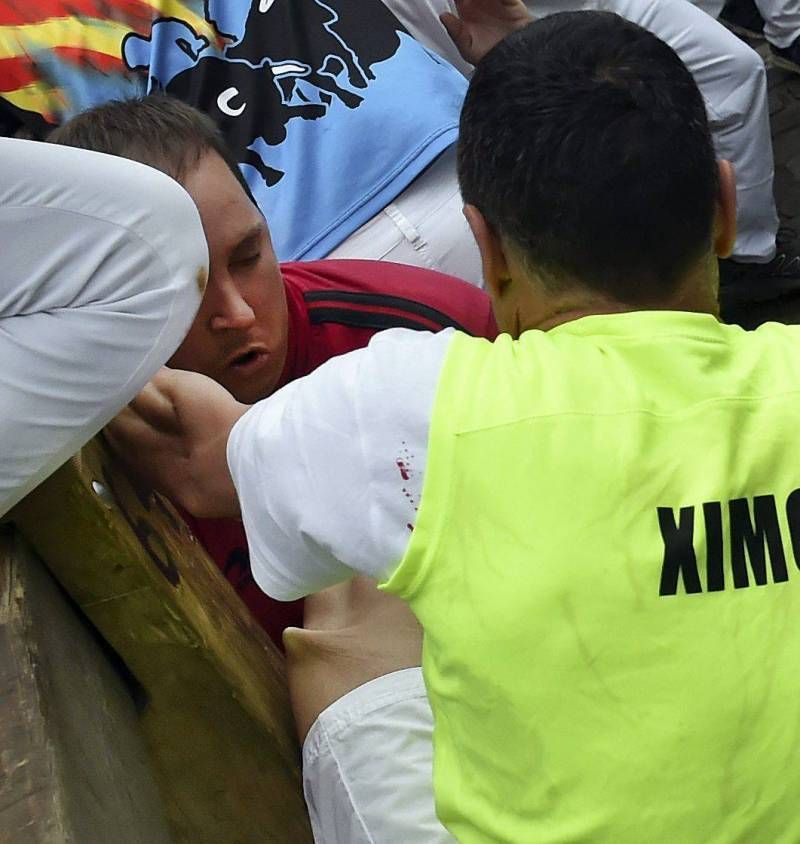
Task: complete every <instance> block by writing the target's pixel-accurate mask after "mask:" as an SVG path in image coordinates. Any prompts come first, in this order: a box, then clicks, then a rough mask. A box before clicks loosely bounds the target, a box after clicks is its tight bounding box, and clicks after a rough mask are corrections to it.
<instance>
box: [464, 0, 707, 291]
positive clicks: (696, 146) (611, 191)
mask: <svg viewBox="0 0 800 844" xmlns="http://www.w3.org/2000/svg"><path fill="white" fill-rule="evenodd" d="M458 170H459V181H460V184H461V191H462V194H463V198H464V202H466V203H469V204H472V205H475V206H476V207H477V208H478V209H479V210H480V211H481V213H482V214H483V216H484V217H485V218H486V221H487V222H488V223H489V225H490V226H491V227H492V228H493V229H494V231H495V233H496V234H498V235H499V236H500V237H501V239H502V241H503V243H504V245H505V247H506V249H507V250H510V251H511V252H513V253H514V255H515V257H516V258H517V259H518V260H519V261H520V262H521V264H522V266H523V267H525V268H526V269H527V270H529V271H530V272H531V273H532V274H535V275H536V276H537V277H538V278H539V279H541V280H542V282H543V283H544V284H545V285H546V286H548V287H549V288H551V289H558V288H562V287H565V286H572V285H576V284H578V285H583V286H586V287H589V288H591V289H594V290H596V291H598V292H600V293H602V294H603V295H606V296H609V297H612V298H614V299H617V300H618V301H621V302H626V303H630V304H644V303H656V302H658V301H659V300H663V299H665V298H666V297H668V296H669V295H670V294H671V293H672V292H674V291H675V289H676V288H677V286H678V285H679V283H680V282H681V280H682V278H683V276H684V275H685V273H686V272H687V270H689V269H690V267H691V266H692V265H693V264H694V263H695V262H696V261H697V260H698V259H700V258H701V257H702V256H703V255H704V254H706V253H707V252H708V251H709V250H710V248H711V239H712V228H713V221H714V213H715V208H716V199H717V192H718V169H717V163H716V161H715V155H714V150H713V146H712V142H711V137H710V133H709V129H708V123H707V119H706V113H705V107H704V104H703V100H702V97H701V95H700V92H699V91H698V89H697V86H696V84H695V82H694V80H693V78H692V76H691V74H690V73H689V71H688V70H687V69H686V67H685V66H684V65H683V63H682V62H681V60H680V59H679V58H678V56H677V55H676V54H675V53H674V51H673V50H672V49H671V48H670V47H668V46H667V45H666V44H664V43H663V42H662V41H660V40H659V39H658V38H656V37H655V36H654V35H652V34H651V33H649V32H647V31H646V30H644V29H641V28H640V27H638V26H636V25H635V24H632V23H630V22H628V21H625V20H623V19H622V18H620V17H618V16H616V15H613V14H610V13H605V12H573V13H562V14H556V15H552V16H550V17H547V18H544V19H543V20H541V21H537V22H535V23H533V24H531V25H530V26H528V27H526V28H524V29H522V30H519V31H517V32H516V33H514V34H513V35H511V36H510V37H509V38H507V39H506V40H505V41H503V42H502V43H500V44H499V45H498V46H497V47H495V48H494V49H493V50H492V51H491V52H490V53H489V54H488V55H487V56H486V57H485V58H484V59H483V61H482V62H481V63H480V64H479V65H478V67H477V68H476V70H475V74H474V76H473V78H472V81H471V83H470V87H469V92H468V93H467V98H466V101H465V104H464V109H463V111H462V115H461V134H460V141H459V152H458Z"/></svg>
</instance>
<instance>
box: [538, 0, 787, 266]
mask: <svg viewBox="0 0 800 844" xmlns="http://www.w3.org/2000/svg"><path fill="white" fill-rule="evenodd" d="M798 2H800V0H798ZM526 3H527V5H528V6H529V8H530V11H531V14H533V15H536V16H539V17H544V16H545V15H549V14H552V13H553V12H559V11H573V10H577V9H599V10H604V11H612V12H616V13H617V14H619V15H621V16H622V17H624V18H627V19H628V20H630V21H633V22H634V23H637V24H639V25H640V26H642V27H644V28H645V29H648V30H649V31H650V32H652V33H654V34H655V35H658V36H659V38H661V39H663V40H664V41H666V42H667V43H668V44H669V45H670V46H671V47H672V48H673V49H674V50H675V52H676V53H677V54H678V55H679V56H680V57H681V59H682V60H683V62H684V64H685V65H686V66H687V67H688V68H689V70H690V71H691V73H692V75H693V76H694V78H695V81H696V82H697V86H698V88H700V93H701V94H702V95H703V99H704V100H705V103H706V108H707V110H708V116H709V121H710V123H711V130H712V134H713V136H714V143H715V146H716V149H717V154H718V155H719V156H720V158H726V159H727V160H728V161H730V162H731V163H732V164H733V166H734V168H735V171H736V199H737V206H738V207H737V219H736V222H737V227H738V233H737V237H736V244H735V246H734V252H733V254H734V257H735V258H736V259H737V260H739V261H754V262H762V263H763V262H766V261H769V260H771V259H772V258H773V257H774V256H775V236H776V234H777V231H778V212H777V209H776V208H775V198H774V195H773V192H772V182H773V176H774V166H773V157H772V138H771V135H770V124H769V104H768V102H767V82H766V70H765V68H764V62H763V61H762V60H761V58H760V56H759V55H758V53H756V52H755V51H754V50H752V49H750V47H748V46H747V45H746V44H745V43H744V42H743V41H741V40H740V39H739V38H737V37H736V36H735V35H734V34H733V33H732V32H729V31H728V30H727V29H725V27H724V26H722V24H720V23H718V22H717V21H715V20H714V19H713V18H711V17H709V16H708V15H706V14H703V13H702V12H701V11H700V10H699V9H697V8H695V7H693V6H692V4H691V3H690V2H688V0H526Z"/></svg>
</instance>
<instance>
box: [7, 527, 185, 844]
mask: <svg viewBox="0 0 800 844" xmlns="http://www.w3.org/2000/svg"><path fill="white" fill-rule="evenodd" d="M169 840H170V837H169V832H168V829H167V823H166V819H165V816H164V808H163V805H162V803H161V799H160V796H159V793H158V789H157V787H156V784H155V781H154V779H153V772H152V768H151V766H150V761H149V759H148V755H147V751H146V748H145V743H144V739H143V737H142V734H141V730H140V728H139V723H138V715H137V712H136V707H135V706H134V703H133V700H132V698H131V695H130V693H129V691H128V689H127V688H126V687H125V685H124V683H123V682H122V681H121V680H120V677H119V676H118V674H117V672H116V671H115V670H114V668H113V667H112V665H111V664H110V662H109V659H108V655H107V654H106V653H104V651H103V649H102V648H101V646H100V645H99V644H98V642H97V640H96V637H94V636H93V635H92V632H91V631H90V630H89V629H87V626H86V625H85V624H84V623H82V620H81V618H80V615H79V613H77V612H76V610H75V608H74V606H73V605H72V604H71V603H70V601H69V599H68V598H67V597H66V596H65V595H64V593H63V592H62V590H61V589H59V587H58V584H56V583H55V581H54V580H53V578H52V576H51V575H50V574H49V573H48V572H47V570H46V569H45V567H44V566H43V565H42V563H41V562H40V561H39V560H38V559H37V558H36V557H35V556H34V555H33V554H32V553H31V551H30V550H29V549H28V548H26V547H25V545H24V544H23V543H22V542H21V540H20V538H19V536H18V535H16V534H13V533H12V532H11V531H10V530H7V531H6V532H5V533H3V534H2V535H0V841H3V842H8V844H105V842H109V841H113V842H115V844H169Z"/></svg>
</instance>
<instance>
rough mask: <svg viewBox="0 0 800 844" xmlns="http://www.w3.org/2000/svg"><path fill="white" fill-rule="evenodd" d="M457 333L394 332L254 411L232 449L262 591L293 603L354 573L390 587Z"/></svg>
mask: <svg viewBox="0 0 800 844" xmlns="http://www.w3.org/2000/svg"><path fill="white" fill-rule="evenodd" d="M452 337H453V331H452V330H447V331H443V332H440V333H439V334H429V333H427V332H417V331H409V330H406V329H393V330H389V331H384V332H381V333H380V334H378V335H376V336H375V337H374V338H373V340H372V342H371V343H370V344H369V346H368V347H367V348H365V349H359V350H358V351H355V352H351V353H350V354H347V355H343V356H341V357H337V358H334V359H333V360H330V361H328V362H327V363H326V364H324V365H323V366H321V367H320V368H319V369H317V370H316V371H315V372H313V373H312V374H311V375H309V376H307V377H306V378H301V379H299V380H298V381H294V382H292V383H291V384H288V385H287V386H286V387H284V388H283V389H282V390H279V391H278V392H277V393H276V394H275V395H273V396H271V397H270V398H268V399H265V400H264V401H262V402H259V403H258V404H257V405H254V407H253V408H252V409H251V410H249V411H248V412H247V413H246V414H245V415H244V416H243V417H242V418H241V419H240V420H239V421H238V422H237V424H236V425H235V427H234V429H233V431H232V432H231V436H230V438H229V440H228V464H229V466H230V470H231V475H232V476H233V481H234V483H235V485H236V489H237V492H238V494H239V502H240V505H241V509H242V519H243V521H244V526H245V530H246V532H247V540H248V545H249V546H250V562H251V565H252V569H253V576H254V577H255V580H256V582H257V583H258V585H259V586H260V587H261V588H262V589H263V590H264V591H265V592H266V593H267V594H269V595H271V596H272V597H274V598H277V599H278V600H283V601H289V600H294V599H295V598H299V597H302V596H304V595H307V594H310V593H311V592H316V591H318V590H319V589H323V588H325V587H327V586H332V585H333V584H334V583H338V582H340V581H342V580H347V579H348V578H350V577H352V576H353V574H354V573H361V574H366V575H369V576H370V577H373V578H376V579H377V580H384V579H386V578H387V577H388V576H389V575H390V574H391V573H392V571H393V570H394V568H395V567H396V566H397V564H398V563H399V562H400V559H401V558H402V556H403V554H404V552H405V549H406V546H407V545H408V540H409V538H410V536H411V531H412V529H413V526H414V523H415V520H416V512H417V507H418V506H419V500H420V494H421V492H422V482H423V477H424V474H425V463H426V458H427V450H428V430H429V427H430V417H431V411H432V408H433V401H434V396H435V393H436V385H437V383H438V379H439V372H440V370H441V367H442V363H443V362H444V358H445V354H446V352H447V349H448V347H449V344H450V340H451V339H452Z"/></svg>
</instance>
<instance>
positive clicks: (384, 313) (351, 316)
mask: <svg viewBox="0 0 800 844" xmlns="http://www.w3.org/2000/svg"><path fill="white" fill-rule="evenodd" d="M303 298H304V299H305V301H306V302H307V303H308V304H309V306H310V307H309V309H308V313H309V318H310V320H311V322H312V323H320V322H342V323H343V324H344V325H354V326H356V327H359V328H395V327H396V328H416V329H417V330H423V331H437V330H441V329H442V328H457V329H458V330H459V331H464V332H466V333H467V334H471V333H472V332H470V331H467V329H466V328H464V326H463V325H461V324H460V323H459V322H457V321H456V320H454V319H453V318H452V317H451V316H449V315H448V314H446V313H444V312H443V311H440V310H438V309H436V308H432V307H431V306H430V305H423V304H422V303H421V302H417V301H415V300H414V299H406V298H404V297H402V296H388V295H386V294H384V293H351V292H349V291H345V290H310V291H308V292H306V293H304V294H303ZM323 303H324V304H325V305H328V303H339V307H338V308H337V307H335V306H333V305H332V304H331V305H330V306H328V307H321V305H322V304H323ZM359 305H360V306H363V309H361V308H358V306H359ZM353 306H356V307H353ZM392 311H400V312H401V313H398V314H393V313H392ZM358 316H361V317H363V320H366V321H360V320H358V319H357V317H358ZM390 317H391V319H390ZM414 317H417V318H418V319H414ZM391 320H394V321H391Z"/></svg>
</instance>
